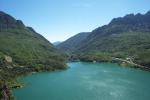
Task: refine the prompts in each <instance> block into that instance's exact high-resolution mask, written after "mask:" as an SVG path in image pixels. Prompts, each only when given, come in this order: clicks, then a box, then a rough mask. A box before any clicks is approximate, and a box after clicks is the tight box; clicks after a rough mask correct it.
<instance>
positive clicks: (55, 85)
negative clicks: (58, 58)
mask: <svg viewBox="0 0 150 100" xmlns="http://www.w3.org/2000/svg"><path fill="white" fill-rule="evenodd" d="M68 65H69V66H70V68H69V69H68V70H64V71H56V72H43V73H36V74H33V75H30V76H26V77H23V78H21V79H20V81H21V82H24V83H26V84H27V86H26V87H24V88H20V89H15V90H13V94H14V96H15V97H16V99H17V100H150V73H149V72H145V71H141V70H137V69H132V68H125V67H121V66H119V65H117V64H112V63H85V62H73V63H68Z"/></svg>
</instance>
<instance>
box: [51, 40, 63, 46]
mask: <svg viewBox="0 0 150 100" xmlns="http://www.w3.org/2000/svg"><path fill="white" fill-rule="evenodd" d="M60 43H62V42H61V41H56V42H53V45H54V46H57V45H59V44H60Z"/></svg>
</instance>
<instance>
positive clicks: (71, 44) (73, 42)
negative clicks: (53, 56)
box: [57, 32, 90, 52]
mask: <svg viewBox="0 0 150 100" xmlns="http://www.w3.org/2000/svg"><path fill="white" fill-rule="evenodd" d="M89 34H90V32H82V33H78V34H77V35H75V36H73V37H71V38H69V39H67V40H66V41H64V42H62V43H60V44H59V45H57V47H58V48H59V49H60V50H62V51H64V52H72V51H74V50H75V49H76V48H77V45H78V44H80V43H81V42H82V41H83V40H84V39H86V38H87V36H88V35H89Z"/></svg>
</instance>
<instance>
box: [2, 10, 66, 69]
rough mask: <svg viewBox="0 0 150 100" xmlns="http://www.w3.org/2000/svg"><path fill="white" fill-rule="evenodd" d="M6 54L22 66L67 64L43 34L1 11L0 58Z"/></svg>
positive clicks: (59, 65)
mask: <svg viewBox="0 0 150 100" xmlns="http://www.w3.org/2000/svg"><path fill="white" fill-rule="evenodd" d="M5 55H7V56H10V57H11V58H12V59H13V63H14V64H18V65H21V66H28V67H34V66H36V67H37V66H38V65H40V66H41V69H57V68H63V67H64V65H65V64H64V62H63V57H61V54H60V53H59V52H58V51H57V49H56V48H55V47H54V46H53V45H52V44H51V43H50V42H49V41H48V40H46V39H45V38H44V37H43V36H42V35H40V34H38V33H37V32H36V31H35V30H34V29H33V28H32V27H26V26H25V25H24V24H23V22H22V21H21V20H16V19H15V18H14V17H12V16H10V15H8V14H6V13H4V12H2V11H0V58H1V57H3V56H5Z"/></svg>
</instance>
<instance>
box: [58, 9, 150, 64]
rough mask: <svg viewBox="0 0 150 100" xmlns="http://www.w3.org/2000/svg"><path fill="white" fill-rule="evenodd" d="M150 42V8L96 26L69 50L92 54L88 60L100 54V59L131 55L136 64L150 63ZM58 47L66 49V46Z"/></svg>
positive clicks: (74, 52) (79, 53)
mask: <svg viewBox="0 0 150 100" xmlns="http://www.w3.org/2000/svg"><path fill="white" fill-rule="evenodd" d="M149 44H150V11H148V12H147V13H145V14H139V13H138V14H135V15H134V14H128V15H125V16H124V17H118V18H114V19H112V21H111V22H110V23H109V24H107V25H103V26H101V27H98V28H96V29H94V30H93V31H92V32H91V33H90V35H88V36H87V37H86V38H85V39H84V40H83V41H82V42H80V43H79V44H77V45H76V47H75V48H74V49H71V51H69V52H71V53H72V54H76V55H78V56H79V58H81V56H84V55H85V56H86V57H87V55H89V56H88V58H89V59H94V58H96V57H100V56H101V58H99V59H100V61H103V60H104V58H105V57H106V56H109V57H108V58H110V57H121V58H123V59H126V58H132V60H133V61H134V62H136V63H137V64H141V65H145V66H150V58H149V56H150V45H149ZM60 45H61V44H60ZM68 48H69V47H68ZM59 49H64V46H62V47H59ZM68 50H70V49H68ZM65 51H67V50H65ZM98 55H99V56H98ZM104 56H105V57H104ZM86 57H85V58H86ZM82 58H83V57H82ZM105 60H106V59H105Z"/></svg>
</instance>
